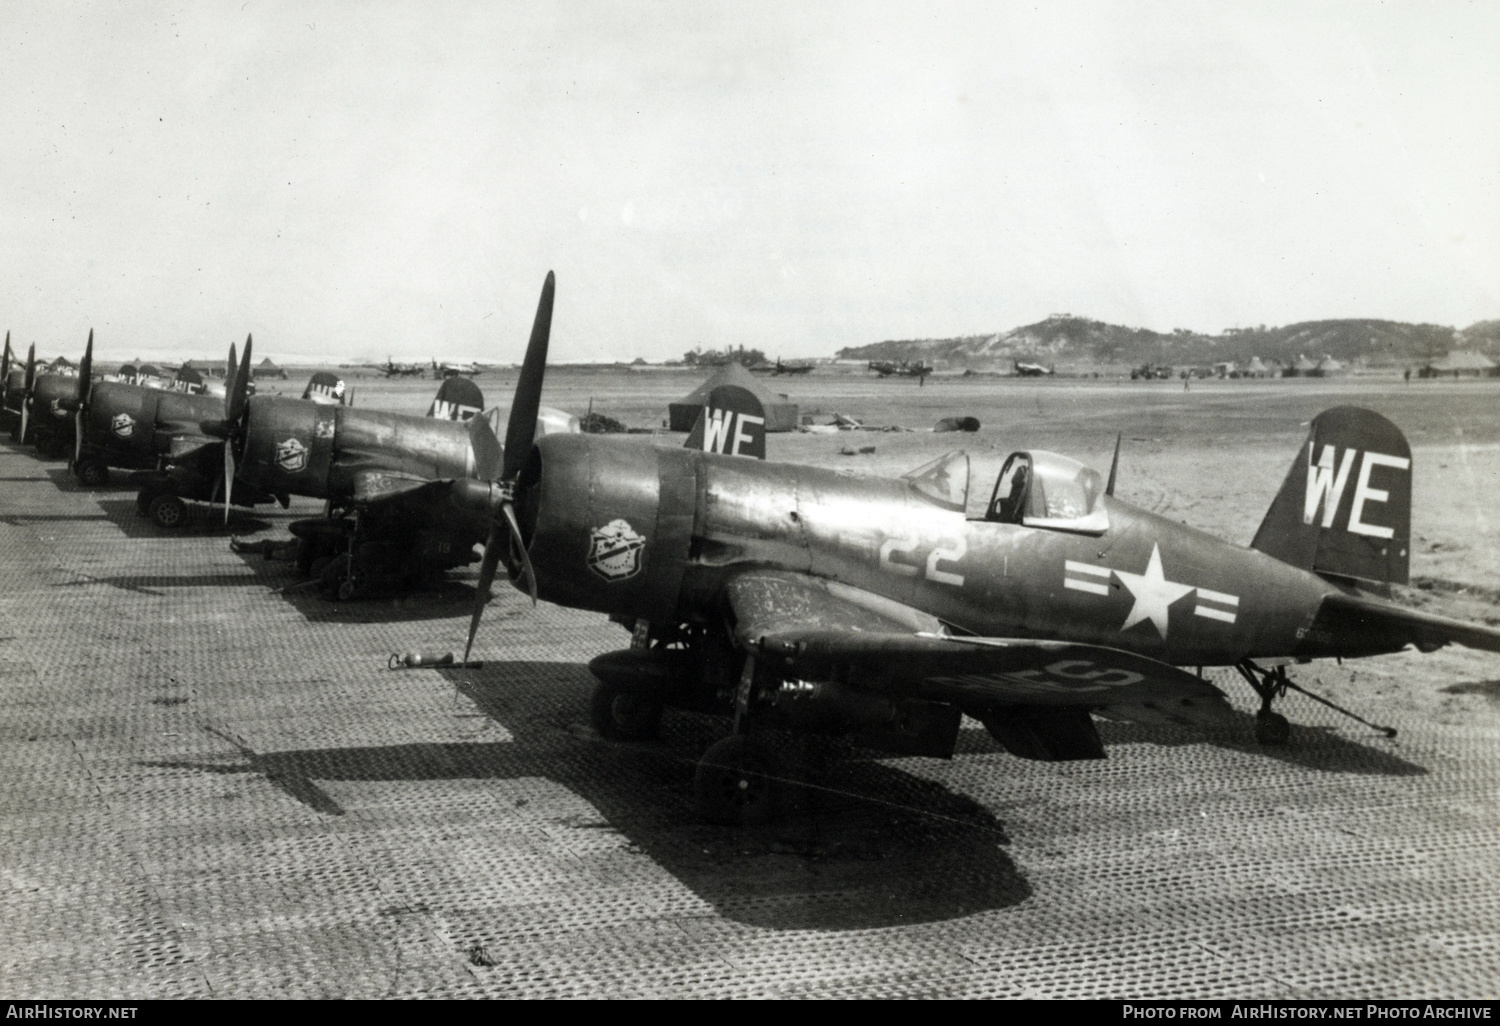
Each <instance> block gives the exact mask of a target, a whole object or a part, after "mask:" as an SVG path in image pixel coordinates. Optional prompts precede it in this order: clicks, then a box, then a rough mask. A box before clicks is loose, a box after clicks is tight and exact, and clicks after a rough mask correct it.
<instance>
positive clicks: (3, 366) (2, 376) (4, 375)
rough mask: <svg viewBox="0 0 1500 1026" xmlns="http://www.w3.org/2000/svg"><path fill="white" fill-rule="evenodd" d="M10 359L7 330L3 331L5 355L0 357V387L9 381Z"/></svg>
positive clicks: (8, 333)
mask: <svg viewBox="0 0 1500 1026" xmlns="http://www.w3.org/2000/svg"><path fill="white" fill-rule="evenodd" d="M11 359H12V357H11V352H10V332H8V331H7V332H6V333H5V355H4V356H3V357H0V388H3V387H5V383H7V382H9V381H10V364H11Z"/></svg>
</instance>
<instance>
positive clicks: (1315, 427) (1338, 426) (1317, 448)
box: [1250, 406, 1411, 584]
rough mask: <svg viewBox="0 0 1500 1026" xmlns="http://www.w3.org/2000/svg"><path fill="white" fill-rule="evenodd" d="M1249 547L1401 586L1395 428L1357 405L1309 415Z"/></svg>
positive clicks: (1405, 557)
mask: <svg viewBox="0 0 1500 1026" xmlns="http://www.w3.org/2000/svg"><path fill="white" fill-rule="evenodd" d="M1250 547H1251V548H1252V549H1255V550H1257V551H1259V552H1264V553H1265V554H1266V555H1268V556H1273V557H1275V558H1276V559H1279V560H1281V561H1282V562H1283V563H1290V564H1291V565H1292V566H1296V567H1301V568H1302V569H1304V570H1310V571H1312V572H1313V573H1317V574H1326V575H1329V576H1333V577H1349V578H1355V579H1358V580H1363V581H1374V582H1377V583H1381V584H1405V583H1406V582H1407V579H1408V572H1409V565H1410V556H1409V553H1410V550H1411V447H1410V446H1409V445H1407V442H1406V436H1405V435H1403V434H1402V433H1401V429H1400V428H1398V427H1396V425H1394V424H1392V423H1391V422H1390V421H1389V420H1387V419H1386V418H1384V417H1382V416H1381V415H1380V414H1378V413H1375V412H1373V411H1371V410H1365V409H1361V408H1359V407H1357V406H1338V407H1335V408H1334V409H1331V410H1325V411H1323V412H1322V413H1320V414H1318V415H1317V416H1316V417H1314V418H1313V421H1312V424H1311V426H1310V427H1309V429H1308V434H1307V441H1306V442H1305V443H1304V444H1303V446H1302V448H1301V450H1300V451H1299V452H1298V454H1297V457H1296V459H1294V460H1293V461H1292V467H1291V470H1289V471H1287V475H1286V480H1285V481H1284V482H1282V485H1281V491H1279V492H1277V493H1276V498H1275V499H1273V500H1272V502H1271V508H1270V509H1269V510H1267V511H1266V516H1265V519H1264V520H1262V521H1261V524H1260V529H1259V530H1258V531H1256V532H1255V540H1254V541H1252V542H1251V543H1250Z"/></svg>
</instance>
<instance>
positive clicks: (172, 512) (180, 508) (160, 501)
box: [146, 492, 188, 531]
mask: <svg viewBox="0 0 1500 1026" xmlns="http://www.w3.org/2000/svg"><path fill="white" fill-rule="evenodd" d="M187 515H188V513H187V504H186V503H184V502H183V501H182V500H181V499H179V498H178V497H177V496H175V495H173V494H172V493H171V492H161V493H158V494H157V495H156V496H154V497H153V498H152V499H151V502H150V503H149V504H148V505H147V506H146V516H148V517H150V518H151V522H152V523H154V524H155V525H156V526H157V527H160V528H161V529H162V530H165V531H175V530H177V529H178V528H179V527H181V526H182V525H183V524H185V523H187Z"/></svg>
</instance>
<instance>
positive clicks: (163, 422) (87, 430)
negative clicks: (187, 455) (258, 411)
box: [84, 381, 224, 467]
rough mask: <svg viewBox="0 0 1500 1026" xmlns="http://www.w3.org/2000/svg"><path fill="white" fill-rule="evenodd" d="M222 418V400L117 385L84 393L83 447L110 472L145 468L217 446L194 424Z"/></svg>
mask: <svg viewBox="0 0 1500 1026" xmlns="http://www.w3.org/2000/svg"><path fill="white" fill-rule="evenodd" d="M223 415H224V400H223V399H221V398H217V397H215V396H209V395H190V394H187V393H184V392H175V391H170V390H167V389H161V388H148V387H146V386H144V385H132V384H126V383H125V382H119V381H101V382H96V383H95V384H94V385H93V386H92V388H91V389H90V391H89V401H88V413H87V415H86V416H85V418H84V445H85V446H86V447H87V448H88V449H89V450H90V451H91V452H92V453H94V454H96V455H99V456H101V457H102V458H103V459H104V460H105V461H106V462H107V463H108V464H109V465H110V466H131V467H135V466H141V467H144V466H150V465H153V464H154V463H155V461H156V459H157V458H158V457H162V456H180V455H182V453H183V452H185V451H188V450H190V449H197V448H200V447H202V446H204V445H210V444H219V440H218V439H216V438H211V437H209V436H208V435H205V434H204V433H203V431H202V429H201V428H200V427H199V424H200V423H201V422H202V421H205V420H214V419H217V418H220V417H222V416H223Z"/></svg>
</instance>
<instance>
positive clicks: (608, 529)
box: [588, 520, 646, 581]
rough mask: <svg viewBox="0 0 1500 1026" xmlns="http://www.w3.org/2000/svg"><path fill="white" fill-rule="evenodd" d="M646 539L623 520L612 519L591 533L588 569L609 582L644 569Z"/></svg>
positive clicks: (621, 579) (631, 575) (622, 578)
mask: <svg viewBox="0 0 1500 1026" xmlns="http://www.w3.org/2000/svg"><path fill="white" fill-rule="evenodd" d="M645 545H646V539H645V538H642V537H641V536H640V535H639V534H636V532H635V528H633V527H631V526H630V525H629V524H628V523H626V522H625V521H624V520H611V521H610V522H609V523H607V524H605V525H604V526H603V527H596V528H594V529H593V531H591V532H590V534H589V556H588V564H589V569H591V570H593V571H594V573H596V574H598V575H599V576H600V577H602V578H604V579H605V580H606V581H623V580H627V579H629V578H631V577H634V576H635V575H636V573H638V572H639V571H640V569H641V549H643V548H644V547H645Z"/></svg>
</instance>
